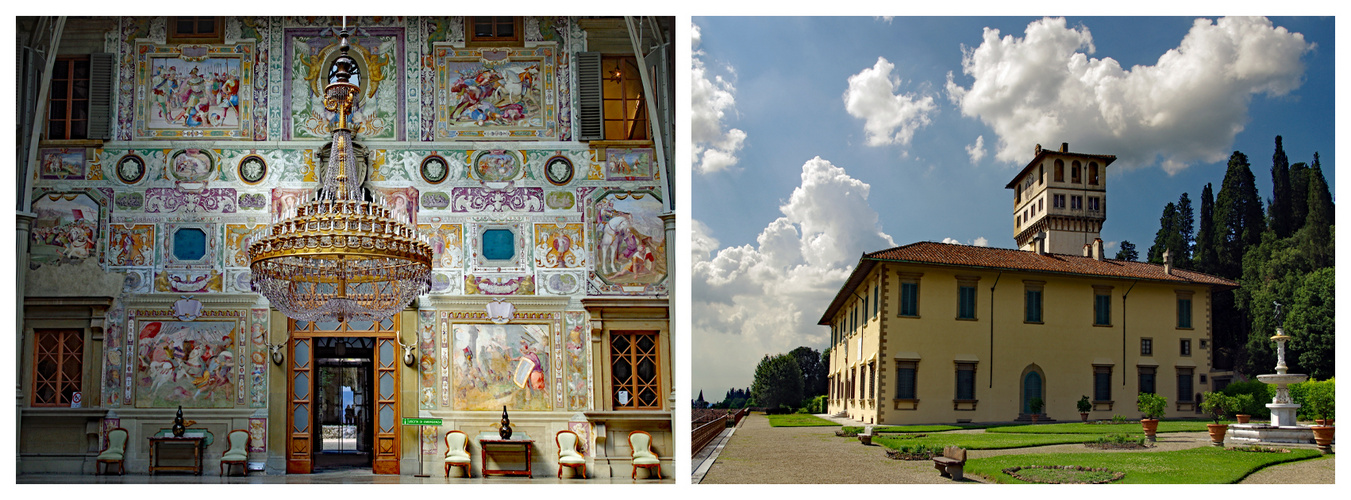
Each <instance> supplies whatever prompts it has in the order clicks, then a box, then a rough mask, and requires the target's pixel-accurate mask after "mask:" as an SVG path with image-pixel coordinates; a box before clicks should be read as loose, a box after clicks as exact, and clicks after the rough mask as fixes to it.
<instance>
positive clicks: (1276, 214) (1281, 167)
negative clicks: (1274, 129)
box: [1268, 135, 1297, 238]
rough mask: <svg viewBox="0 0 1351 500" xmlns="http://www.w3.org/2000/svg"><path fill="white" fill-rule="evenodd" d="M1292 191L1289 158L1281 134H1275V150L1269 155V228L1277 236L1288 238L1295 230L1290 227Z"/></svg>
mask: <svg viewBox="0 0 1351 500" xmlns="http://www.w3.org/2000/svg"><path fill="white" fill-rule="evenodd" d="M1291 196H1293V193H1292V192H1291V191H1290V159H1289V158H1288V157H1286V156H1285V148H1283V147H1282V145H1281V136H1279V135H1278V136H1276V152H1275V153H1274V154H1272V155H1271V208H1270V210H1269V212H1270V213H1269V215H1268V217H1270V219H1271V230H1272V231H1275V232H1276V237H1277V238H1288V237H1290V235H1291V234H1293V233H1294V232H1295V229H1297V228H1295V227H1291V222H1290V221H1291V219H1292V218H1293V214H1292V213H1291V211H1290V209H1291V203H1290V197H1291Z"/></svg>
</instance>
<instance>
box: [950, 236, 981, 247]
mask: <svg viewBox="0 0 1351 500" xmlns="http://www.w3.org/2000/svg"><path fill="white" fill-rule="evenodd" d="M942 242H943V243H947V244H949V245H971V246H977V247H988V246H990V240H988V239H986V238H985V237H984V236H980V237H977V238H976V239H974V240H971V241H968V242H966V243H962V242H961V240H958V239H955V238H943V241H942Z"/></svg>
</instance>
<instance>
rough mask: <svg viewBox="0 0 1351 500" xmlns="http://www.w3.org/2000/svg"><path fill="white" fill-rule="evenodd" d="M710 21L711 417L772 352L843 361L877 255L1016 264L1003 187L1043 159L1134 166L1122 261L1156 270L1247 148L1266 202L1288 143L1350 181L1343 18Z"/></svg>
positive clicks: (1117, 171) (699, 319)
mask: <svg viewBox="0 0 1351 500" xmlns="http://www.w3.org/2000/svg"><path fill="white" fill-rule="evenodd" d="M1198 19H1201V21H1199V22H1198ZM693 24H694V27H695V30H694V31H693V36H692V38H693V50H694V52H693V61H694V68H693V75H692V76H693V81H694V82H693V83H694V85H693V88H692V93H691V94H692V101H693V102H692V111H693V113H692V118H691V129H692V131H691V136H692V140H693V146H694V147H693V156H694V164H695V165H694V173H693V176H692V183H691V188H692V199H691V204H690V207H691V208H690V210H691V215H692V217H693V219H694V224H693V235H692V239H693V247H694V248H693V254H694V255H693V258H692V262H693V266H692V267H693V276H692V289H693V290H692V293H693V304H692V309H693V329H694V336H693V340H694V351H693V356H692V359H693V365H694V366H693V367H692V368H693V369H692V373H693V377H694V380H693V389H694V391H695V393H696V394H697V392H698V391H699V390H704V391H705V397H706V398H708V399H710V400H714V401H716V400H718V399H720V398H721V396H722V394H723V393H724V392H725V391H726V390H727V389H728V388H730V387H745V386H749V385H750V383H751V374H752V373H753V370H754V366H755V363H756V362H758V360H759V359H760V357H762V356H763V355H764V354H772V353H778V352H787V351H788V350H791V349H792V348H794V347H796V346H799V345H807V346H811V347H814V348H816V349H822V348H824V347H826V343H827V341H828V337H829V334H828V333H829V332H828V330H827V329H825V328H823V327H819V326H816V322H817V320H818V319H819V318H820V315H821V313H822V310H823V309H824V307H825V305H826V303H827V302H828V301H829V300H830V297H832V296H833V294H834V293H835V291H836V290H838V288H839V286H840V284H841V283H842V282H843V280H844V278H845V277H846V276H847V275H848V271H849V269H851V268H852V266H853V265H854V264H855V263H856V262H857V260H858V256H859V254H860V253H862V252H865V251H875V250H879V249H882V248H887V247H890V246H894V245H903V244H908V243H912V242H915V241H926V240H928V241H944V240H945V239H949V238H950V239H952V240H955V242H960V243H964V244H987V245H989V246H996V247H1012V246H1013V245H1014V241H1013V234H1012V232H1013V229H1012V226H1011V222H1012V212H1011V210H1012V193H1010V192H1009V190H1006V189H1004V185H1005V184H1006V183H1008V182H1009V180H1010V179H1011V178H1012V176H1013V175H1015V174H1016V173H1017V172H1018V170H1019V169H1020V168H1022V167H1023V166H1024V165H1026V163H1027V162H1028V161H1029V160H1030V159H1031V157H1032V154H1033V147H1034V146H1033V144H1036V143H1040V144H1041V145H1042V146H1044V147H1049V148H1055V147H1059V145H1060V143H1061V142H1069V143H1070V150H1071V151H1075V152H1082V153H1098V154H1114V155H1117V156H1118V158H1119V159H1118V160H1117V162H1116V163H1114V164H1113V165H1112V166H1111V167H1110V168H1109V169H1108V197H1107V199H1108V218H1107V222H1106V225H1105V227H1104V230H1103V233H1102V238H1103V240H1104V241H1106V242H1107V243H1108V251H1109V253H1108V254H1109V256H1111V255H1115V252H1116V246H1117V245H1118V244H1119V242H1120V241H1122V240H1128V241H1131V242H1133V243H1134V244H1135V245H1136V247H1137V249H1138V250H1139V251H1140V252H1141V253H1142V254H1143V253H1145V251H1146V250H1147V249H1148V248H1149V246H1150V245H1151V244H1152V242H1153V236H1154V232H1155V231H1156V230H1157V229H1158V219H1159V215H1160V213H1161V212H1162V209H1163V206H1164V205H1165V204H1166V203H1168V202H1169V201H1175V200H1177V198H1178V197H1179V196H1180V195H1181V194H1182V193H1183V192H1187V193H1189V194H1190V196H1191V197H1192V199H1193V205H1194V206H1196V207H1199V205H1200V201H1199V198H1200V192H1201V188H1202V186H1204V185H1205V184H1206V183H1213V185H1214V189H1215V190H1216V192H1218V190H1219V185H1220V183H1221V181H1222V179H1223V176H1224V169H1225V165H1226V162H1227V160H1228V158H1229V154H1230V153H1231V152H1232V151H1234V150H1239V151H1242V152H1244V153H1245V154H1247V155H1248V157H1249V161H1250V163H1252V165H1253V173H1254V175H1255V176H1256V177H1257V180H1258V189H1259V194H1260V195H1261V196H1262V197H1263V198H1264V199H1265V198H1268V197H1269V196H1270V195H1271V189H1270V187H1271V179H1270V166H1271V155H1272V152H1273V149H1274V138H1275V136H1276V135H1278V134H1279V135H1282V136H1284V143H1285V151H1286V154H1287V155H1288V156H1289V157H1290V161H1291V162H1292V163H1293V162H1299V161H1304V162H1311V161H1312V159H1313V153H1314V152H1315V151H1317V152H1319V153H1320V156H1321V159H1322V165H1323V171H1324V175H1326V176H1327V179H1328V182H1329V184H1330V185H1335V173H1334V171H1333V170H1334V169H1333V168H1332V167H1333V166H1334V165H1335V164H1336V156H1335V151H1334V145H1335V137H1334V130H1333V125H1334V96H1335V91H1334V87H1333V75H1334V70H1335V65H1334V59H1335V53H1334V49H1335V44H1334V39H1333V22H1332V19H1331V18H1280V17H1276V18H1270V19H1257V20H1240V19H1223V20H1221V19H1219V18H1214V17H1212V18H1194V17H1148V18H1146V17H1069V18H1046V19H1043V18H1039V17H1000V18H979V17H960V18H955V17H909V18H907V17H894V18H891V19H884V18H870V17H809V18H789V17H773V18H763V17H762V18H735V17H695V18H693ZM987 30H998V34H997V36H995V34H994V33H993V32H987ZM1161 58H1162V59H1161ZM977 138H980V142H979V143H978V142H977ZM865 193H866V195H865ZM1198 215H1199V214H1198Z"/></svg>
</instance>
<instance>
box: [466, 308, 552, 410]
mask: <svg viewBox="0 0 1351 500" xmlns="http://www.w3.org/2000/svg"><path fill="white" fill-rule="evenodd" d="M452 347H453V348H452V350H451V355H452V357H453V358H454V362H453V363H452V366H453V368H452V369H451V373H452V375H451V377H452V381H451V387H453V388H454V389H453V391H454V393H453V399H454V406H455V408H456V409H457V410H494V409H497V410H500V409H502V407H503V406H506V407H507V408H509V409H513V410H549V409H552V408H553V404H552V403H551V401H550V399H549V397H550V390H549V383H548V380H549V379H550V375H549V373H550V372H549V355H550V354H549V352H550V349H549V327H548V326H547V325H521V324H508V325H481V324H456V325H454V326H453V339H452Z"/></svg>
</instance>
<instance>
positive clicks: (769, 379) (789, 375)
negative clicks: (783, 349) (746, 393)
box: [751, 354, 802, 408]
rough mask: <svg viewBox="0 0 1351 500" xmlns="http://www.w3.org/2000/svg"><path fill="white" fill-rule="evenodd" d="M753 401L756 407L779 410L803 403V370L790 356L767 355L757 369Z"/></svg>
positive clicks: (753, 386) (752, 392)
mask: <svg viewBox="0 0 1351 500" xmlns="http://www.w3.org/2000/svg"><path fill="white" fill-rule="evenodd" d="M751 400H752V401H754V404H755V405H756V406H764V407H767V408H778V407H780V406H789V405H795V404H798V403H799V402H801V401H802V368H801V367H799V366H798V364H797V359H795V358H794V356H792V355H789V354H780V355H777V356H773V357H771V356H769V355H765V357H764V359H761V360H760V364H759V366H756V367H755V382H754V383H753V384H751Z"/></svg>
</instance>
